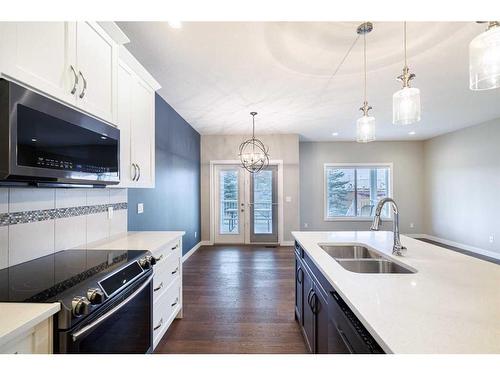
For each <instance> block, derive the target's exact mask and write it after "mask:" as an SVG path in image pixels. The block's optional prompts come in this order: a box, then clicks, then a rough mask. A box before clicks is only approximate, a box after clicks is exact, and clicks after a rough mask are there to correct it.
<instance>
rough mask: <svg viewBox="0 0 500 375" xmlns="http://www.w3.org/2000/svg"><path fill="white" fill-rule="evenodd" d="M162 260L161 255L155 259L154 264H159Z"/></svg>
mask: <svg viewBox="0 0 500 375" xmlns="http://www.w3.org/2000/svg"><path fill="white" fill-rule="evenodd" d="M162 259H163V254H161V255H160V256H159V257H158V258H155V260H156V263H158V262H159V261H160V260H162Z"/></svg>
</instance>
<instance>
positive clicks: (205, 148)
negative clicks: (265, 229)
mask: <svg viewBox="0 0 500 375" xmlns="http://www.w3.org/2000/svg"><path fill="white" fill-rule="evenodd" d="M259 138H260V139H261V140H262V141H263V142H264V143H265V144H266V146H268V147H269V154H270V157H271V159H274V160H283V195H284V196H285V197H286V196H288V197H290V198H291V202H284V203H283V211H284V215H283V216H284V218H283V219H284V220H283V226H284V240H285V241H292V240H293V238H292V236H291V234H290V232H291V231H293V230H297V229H298V228H299V137H298V136H297V135H293V134H292V135H290V134H287V135H263V136H259ZM245 139H248V136H244V135H202V136H201V239H202V240H203V241H208V240H210V161H212V160H237V159H238V147H239V145H240V143H241V142H242V141H243V140H245Z"/></svg>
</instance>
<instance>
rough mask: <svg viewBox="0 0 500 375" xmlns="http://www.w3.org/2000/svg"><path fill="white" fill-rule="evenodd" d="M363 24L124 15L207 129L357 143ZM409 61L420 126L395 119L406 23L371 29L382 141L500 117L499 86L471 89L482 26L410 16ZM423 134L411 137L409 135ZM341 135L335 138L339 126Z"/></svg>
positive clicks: (179, 104)
mask: <svg viewBox="0 0 500 375" xmlns="http://www.w3.org/2000/svg"><path fill="white" fill-rule="evenodd" d="M358 24H359V22H328V23H321V22H232V23H228V22H190V23H183V25H182V28H180V29H173V28H171V27H169V26H168V24H167V23H166V22H165V23H161V22H118V25H119V26H120V27H121V28H122V29H123V31H124V32H125V33H126V34H127V36H128V37H129V38H130V40H131V42H130V44H128V45H127V48H128V49H129V50H130V51H131V52H132V53H133V54H134V55H135V56H136V58H137V59H138V60H139V61H140V62H141V63H142V64H143V65H144V66H145V67H146V68H147V69H148V70H149V71H150V73H151V74H152V75H153V76H154V77H155V78H156V79H157V80H158V82H160V84H161V85H162V88H161V89H160V91H159V94H160V95H161V96H162V97H163V98H164V99H165V100H166V101H167V102H168V103H169V104H170V105H171V106H172V107H173V108H174V109H175V110H176V111H177V112H178V113H179V114H180V115H181V116H182V117H184V118H185V119H186V120H187V121H188V122H189V123H190V124H191V125H192V126H193V127H194V128H195V129H197V130H198V131H199V132H200V133H201V134H247V133H249V132H250V130H251V117H250V115H249V112H250V111H257V112H259V115H258V116H257V118H256V132H257V133H296V134H300V136H301V139H302V140H318V141H328V140H354V138H355V122H356V119H357V118H358V117H359V116H360V115H361V112H360V111H359V110H358V108H359V107H360V106H361V104H362V102H363V97H362V93H363V91H362V88H363V80H362V79H363V73H362V71H363V70H362V67H363V65H362V62H363V60H362V48H363V43H362V39H361V38H360V39H359V40H358V42H357V43H356V45H355V46H354V48H353V49H352V52H351V54H350V55H349V56H348V57H347V59H346V61H345V63H344V65H343V66H342V67H341V68H340V70H339V71H338V73H337V74H336V75H335V76H334V77H333V78H332V74H333V72H334V70H335V68H336V66H337V65H338V64H339V63H340V61H341V60H342V58H343V57H344V55H345V54H346V52H347V50H348V48H349V46H350V45H351V44H352V43H353V41H354V40H355V38H356V32H355V31H356V27H357V25H358ZM407 29H408V59H409V66H410V70H411V71H412V72H414V73H415V74H416V75H417V77H416V79H415V80H414V81H413V82H414V83H413V86H415V87H418V88H419V89H420V90H421V100H422V120H421V121H420V123H419V124H418V125H410V126H407V127H396V126H394V125H392V122H391V121H392V94H393V93H394V92H395V91H396V90H398V89H399V88H400V83H399V82H398V81H396V80H395V77H396V76H398V75H399V74H400V73H401V69H402V64H403V63H402V58H403V50H402V42H403V36H402V31H403V28H402V23H394V22H380V23H379V22H374V30H373V31H372V33H370V34H368V36H367V55H368V102H369V104H370V105H372V106H373V108H374V109H373V110H372V112H371V113H372V115H374V116H375V118H376V120H377V139H378V140H401V139H427V138H431V137H434V136H436V135H439V134H442V133H446V132H449V131H452V130H455V129H459V128H463V127H466V126H470V125H474V124H477V123H480V122H483V121H486V120H490V119H493V118H497V117H500V90H493V91H486V92H473V91H470V90H469V88H468V45H469V42H470V41H471V40H472V39H473V38H474V36H475V35H477V34H479V33H480V32H481V31H482V30H483V29H484V25H478V24H476V23H474V22H468V23H457V22H441V23H435V22H425V23H422V22H417V23H416V22H412V23H408V26H407ZM412 130H413V131H415V132H416V135H414V136H409V135H408V132H410V131H412ZM333 132H338V133H339V135H338V136H337V137H333V136H332V133H333Z"/></svg>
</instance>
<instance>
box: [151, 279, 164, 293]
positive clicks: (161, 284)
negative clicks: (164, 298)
mask: <svg viewBox="0 0 500 375" xmlns="http://www.w3.org/2000/svg"><path fill="white" fill-rule="evenodd" d="M161 288H163V281H162V282H161V283H160V285H158V286H157V287H156V288H153V292H157V291H159V290H160V289H161Z"/></svg>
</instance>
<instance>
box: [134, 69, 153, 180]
mask: <svg viewBox="0 0 500 375" xmlns="http://www.w3.org/2000/svg"><path fill="white" fill-rule="evenodd" d="M132 98H133V102H132V121H131V129H130V145H131V148H130V156H131V160H132V162H133V163H135V164H136V166H137V170H138V176H137V177H136V181H135V182H136V185H138V186H139V187H154V166H155V160H154V157H155V154H154V150H155V113H154V100H155V93H154V91H153V89H152V88H151V87H149V86H148V85H147V84H146V83H145V82H144V81H142V80H141V79H140V78H137V79H136V80H134V81H133V83H132Z"/></svg>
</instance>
